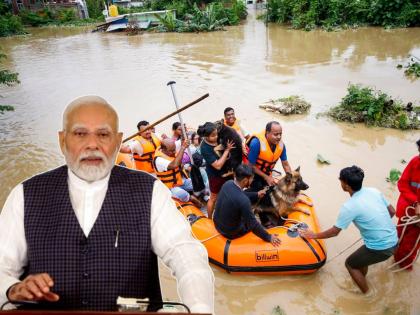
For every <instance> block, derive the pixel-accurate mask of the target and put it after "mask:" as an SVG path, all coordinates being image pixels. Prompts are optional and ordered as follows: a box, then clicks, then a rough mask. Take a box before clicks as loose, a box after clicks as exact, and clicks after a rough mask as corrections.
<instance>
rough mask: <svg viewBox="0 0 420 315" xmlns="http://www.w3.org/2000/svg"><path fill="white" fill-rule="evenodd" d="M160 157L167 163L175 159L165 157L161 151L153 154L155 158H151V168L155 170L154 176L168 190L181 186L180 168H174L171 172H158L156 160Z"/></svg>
mask: <svg viewBox="0 0 420 315" xmlns="http://www.w3.org/2000/svg"><path fill="white" fill-rule="evenodd" d="M158 157H161V158H163V159H165V160H168V161H171V162H172V161H173V160H174V159H175V158H174V157H170V156H167V155H166V154H164V153H163V152H162V151H161V150H157V151H156V152H155V157H154V158H153V166H154V168H155V173H156V176H157V177H158V178H159V179H160V180H161V182H162V183H164V184H165V185H166V186H167V187H168V188H169V189H171V188H173V187H176V186H180V185H182V183H183V181H182V176H181V166H178V167H177V168H174V169H172V170H167V171H166V172H159V171H158V170H157V167H156V159H157V158H158Z"/></svg>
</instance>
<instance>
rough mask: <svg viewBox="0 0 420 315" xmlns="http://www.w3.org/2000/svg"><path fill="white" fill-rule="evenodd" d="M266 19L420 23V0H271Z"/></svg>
mask: <svg viewBox="0 0 420 315" xmlns="http://www.w3.org/2000/svg"><path fill="white" fill-rule="evenodd" d="M266 18H267V20H268V21H269V22H276V23H282V24H289V25H291V26H292V27H293V28H296V29H305V30H311V29H313V28H315V27H322V28H325V29H327V30H333V29H335V28H337V27H348V26H353V27H354V26H359V25H374V26H384V27H409V26H420V2H419V1H418V0H268V3H267V16H266Z"/></svg>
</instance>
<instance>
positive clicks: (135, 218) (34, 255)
mask: <svg viewBox="0 0 420 315" xmlns="http://www.w3.org/2000/svg"><path fill="white" fill-rule="evenodd" d="M121 139H122V133H119V132H118V116H117V114H116V112H115V110H114V109H113V108H112V107H111V106H110V105H109V104H108V103H107V102H106V101H105V100H104V99H102V98H100V97H97V96H85V97H80V98H78V99H76V100H74V101H73V102H71V103H70V104H69V105H68V106H67V108H66V110H65V112H64V115H63V130H62V131H60V132H59V140H60V146H61V149H62V152H63V154H64V156H65V159H66V164H67V166H62V167H60V168H58V169H55V170H52V171H49V172H47V173H43V174H40V175H37V176H35V177H33V178H31V179H29V180H27V181H25V182H23V183H22V184H19V185H18V186H16V187H15V188H14V189H13V190H12V192H11V193H10V195H9V197H8V198H7V200H6V203H5V205H4V207H3V210H2V212H1V214H0V304H3V303H4V302H6V301H7V300H9V301H12V302H13V301H32V302H37V303H39V304H42V305H43V306H45V308H50V309H84V310H112V309H114V307H115V302H116V298H117V296H126V297H127V296H128V297H136V298H141V297H150V299H151V300H153V299H154V300H156V301H159V300H161V293H160V287H159V280H158V273H157V262H156V256H158V257H160V258H161V259H162V261H163V262H164V263H165V264H166V265H168V266H169V267H170V268H171V269H172V271H173V274H174V276H175V277H176V279H177V282H178V292H179V295H180V298H181V300H182V301H183V302H184V303H185V304H187V305H188V306H189V307H190V309H191V311H192V312H197V313H200V312H201V313H212V312H213V307H214V306H213V299H214V292H213V290H214V279H213V274H212V271H211V269H210V267H209V265H208V256H207V252H206V250H205V248H204V247H203V246H202V244H200V243H199V242H198V241H197V240H195V239H194V238H192V236H191V234H190V226H189V224H188V223H187V222H186V220H185V219H184V218H183V216H182V215H181V214H180V212H179V211H178V210H177V209H176V207H175V204H174V202H173V200H172V198H171V193H170V191H169V190H168V189H167V188H166V187H165V185H163V184H162V183H161V182H160V181H158V180H155V178H153V177H152V176H151V175H149V174H146V173H144V172H137V171H132V170H128V169H125V168H121V167H118V166H114V161H115V157H116V155H117V153H118V149H119V146H120V144H121ZM133 295H134V296H133Z"/></svg>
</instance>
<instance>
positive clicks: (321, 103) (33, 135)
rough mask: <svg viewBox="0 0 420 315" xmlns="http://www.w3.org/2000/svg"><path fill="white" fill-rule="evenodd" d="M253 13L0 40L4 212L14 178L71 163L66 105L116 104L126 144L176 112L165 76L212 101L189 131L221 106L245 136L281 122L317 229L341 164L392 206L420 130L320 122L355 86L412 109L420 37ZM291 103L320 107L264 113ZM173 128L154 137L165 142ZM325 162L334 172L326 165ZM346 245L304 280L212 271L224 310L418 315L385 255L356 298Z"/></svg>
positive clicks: (346, 236)
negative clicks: (64, 153)
mask: <svg viewBox="0 0 420 315" xmlns="http://www.w3.org/2000/svg"><path fill="white" fill-rule="evenodd" d="M250 13H251V14H250V16H249V18H248V21H247V22H246V23H245V24H243V25H240V26H235V27H229V28H227V30H226V31H221V32H214V33H202V34H163V33H162V34H152V33H150V34H149V33H147V34H142V35H140V36H126V35H124V34H103V33H90V32H88V31H86V30H83V29H58V28H49V29H34V30H31V34H32V35H30V36H26V37H17V38H2V39H0V46H1V47H2V48H3V52H4V53H6V54H7V55H8V57H9V58H8V59H7V62H6V66H7V67H8V68H9V69H11V70H13V71H15V72H19V79H20V81H21V84H19V85H17V86H15V87H11V88H9V87H1V88H0V95H2V96H3V97H2V98H1V99H0V103H1V104H13V105H15V108H16V110H15V111H14V112H6V113H4V114H2V115H0V187H1V189H0V207H2V206H3V204H4V202H5V199H6V197H7V195H8V193H9V192H10V190H11V189H12V188H13V187H14V186H15V185H16V184H18V183H19V182H20V181H22V180H23V179H25V178H27V177H28V176H31V175H34V174H36V173H39V172H42V171H45V170H47V169H49V168H52V167H56V166H58V165H60V164H61V163H63V158H62V157H61V154H60V152H59V147H58V141H57V130H59V129H60V128H61V113H62V111H63V108H64V107H65V105H66V104H67V103H68V102H69V101H70V100H72V99H73V98H75V97H77V96H80V95H84V94H97V95H100V96H102V97H104V98H105V99H107V100H108V101H109V102H110V103H111V104H113V105H114V106H115V107H116V109H117V111H118V113H119V115H120V125H121V129H122V131H124V133H125V135H129V134H131V133H133V132H134V131H135V129H136V128H135V126H136V124H137V122H138V121H139V120H143V119H146V120H148V121H151V122H153V121H155V120H157V119H159V118H160V117H161V116H163V115H165V114H167V113H169V112H171V111H173V110H174V103H173V100H172V96H171V94H170V90H169V89H168V87H167V86H166V83H167V82H168V81H170V80H175V81H176V82H177V84H176V92H177V96H178V99H179V101H180V103H182V104H186V103H188V102H190V101H192V100H194V99H196V98H198V97H199V96H201V95H203V94H205V93H207V92H208V93H210V97H209V98H207V99H206V100H204V101H202V102H201V103H199V104H197V105H195V106H194V107H192V108H191V109H189V110H187V111H186V112H185V113H184V120H185V121H186V122H187V124H188V125H189V126H191V127H197V125H198V124H199V123H203V122H205V121H214V120H216V119H219V118H221V117H222V115H223V109H224V108H225V107H227V106H232V107H234V108H235V109H236V113H237V116H238V117H239V118H240V119H241V121H242V123H243V125H244V126H245V127H246V128H247V129H248V130H249V131H250V132H257V131H260V130H262V129H263V128H264V126H265V124H266V123H267V122H268V121H270V120H274V119H275V120H279V121H280V122H281V123H282V125H283V135H284V142H285V143H286V145H287V153H288V158H289V161H290V163H291V165H292V167H297V166H299V165H300V166H301V171H302V174H303V178H304V180H305V181H306V182H307V183H308V184H309V185H310V189H309V190H308V194H309V195H310V196H311V197H312V198H313V200H314V203H315V207H316V210H317V213H318V216H319V221H320V224H321V226H322V227H323V228H329V227H330V226H332V225H333V224H334V223H335V219H336V216H337V213H338V209H339V207H340V205H341V204H342V203H343V202H344V201H345V200H346V199H348V198H349V196H348V195H346V194H345V193H344V192H343V191H342V190H341V187H340V185H339V181H338V179H337V178H338V173H339V170H340V169H341V168H343V167H345V166H350V165H353V164H356V165H359V166H360V167H362V168H363V169H364V170H365V186H374V187H377V188H378V189H380V190H381V191H382V192H383V193H384V194H385V196H386V197H387V198H388V199H389V200H390V201H391V202H392V203H393V204H394V205H395V204H396V200H397V198H398V191H397V188H396V186H395V185H392V184H391V183H388V182H386V181H385V178H386V177H387V176H388V174H389V171H390V170H391V169H392V168H397V169H399V170H403V168H404V164H402V163H401V160H402V159H404V160H406V161H409V159H410V158H411V157H413V156H414V155H415V154H416V152H417V150H416V146H415V144H414V142H415V140H417V139H418V138H420V132H418V131H417V132H414V131H404V132H403V131H397V130H389V129H383V128H366V127H364V126H362V125H350V124H344V123H336V122H333V121H331V120H329V119H327V118H324V117H318V116H317V114H319V113H321V112H323V111H325V110H327V109H328V108H330V107H331V106H333V105H335V104H337V103H338V102H339V101H340V99H341V98H342V97H343V96H344V95H345V94H346V88H347V86H348V84H349V83H350V82H351V83H362V84H367V85H370V86H374V87H376V88H378V89H381V90H383V91H384V92H386V93H388V94H390V95H392V96H394V97H398V98H400V99H402V100H403V101H404V102H409V101H412V102H413V103H416V104H417V105H418V104H419V103H420V80H417V81H413V80H410V79H407V78H406V77H405V76H404V74H403V70H399V69H397V68H396V66H397V65H398V64H400V63H401V64H404V63H406V61H407V57H408V56H409V55H415V56H417V57H419V58H420V29H419V28H411V29H393V30H385V29H382V28H360V29H356V30H345V31H340V32H324V31H312V32H305V31H296V30H290V29H288V28H285V27H281V26H278V25H270V26H269V27H266V26H265V25H264V23H262V22H260V21H258V20H256V19H255V12H253V11H251V12H250ZM293 94H295V95H300V96H302V97H303V98H305V99H306V100H307V101H309V102H310V103H312V108H311V111H310V113H309V114H307V115H303V116H295V117H283V116H280V115H275V114H272V113H269V112H265V111H263V110H261V109H259V108H258V105H259V104H261V103H262V102H264V101H267V100H269V99H273V98H279V97H285V96H289V95H293ZM317 117H318V118H317ZM175 120H176V119H175V118H174V119H170V120H169V121H168V122H166V123H163V124H162V125H159V126H158V128H157V129H158V131H159V132H166V133H169V129H170V124H172V122H174V121H175ZM318 153H319V154H321V155H322V156H323V157H325V158H326V159H328V160H330V161H331V165H319V164H318V163H317V161H316V156H317V154H318ZM358 238H359V233H358V231H357V229H356V228H354V226H351V227H350V228H349V229H348V230H345V231H343V232H342V233H341V234H340V235H339V236H338V237H336V238H333V239H330V240H327V241H326V245H327V250H328V256H329V257H330V258H332V257H334V256H335V255H337V254H338V253H339V252H341V251H342V250H343V249H344V248H346V247H347V246H349V245H350V244H352V243H353V242H354V241H356V240H357V239H358ZM359 244H360V243H359ZM359 244H358V245H359ZM353 249H356V247H354V248H352V249H351V250H353ZM351 250H350V251H347V252H345V253H344V254H343V255H341V256H339V257H337V258H335V259H334V260H332V261H331V262H329V263H327V264H326V265H325V266H324V267H323V268H321V269H320V270H319V271H318V272H317V273H315V274H312V275H308V276H243V275H241V276H234V275H229V274H226V273H225V272H223V271H220V270H218V269H216V268H213V270H214V274H215V279H216V282H215V285H216V287H215V305H216V313H217V314H219V315H239V314H240V315H244V314H247V315H248V314H271V313H272V310H273V309H274V308H275V307H277V306H279V307H280V309H281V311H282V313H281V314H289V315H290V314H415V315H418V314H420V299H419V292H420V263H419V262H417V263H416V265H415V268H414V269H415V270H414V271H412V272H402V273H395V274H394V273H391V272H389V271H388V270H387V267H388V266H389V265H390V264H391V260H389V261H387V262H385V263H381V264H378V265H375V266H373V268H371V269H369V270H370V271H369V274H368V281H369V283H370V285H371V287H372V288H373V290H372V292H371V293H370V294H369V295H368V296H362V295H361V294H359V293H358V291H357V289H356V288H355V286H354V285H353V284H352V282H351V280H350V278H349V276H348V274H347V271H346V269H345V267H344V260H345V258H346V257H347V256H348V255H349V254H350V253H351ZM161 272H162V279H163V290H164V295H165V298H167V299H177V293H176V286H175V281H174V280H173V279H172V277H171V275H170V272H168V271H167V270H166V269H165V268H164V267H162V268H161ZM277 314H280V312H279V313H277Z"/></svg>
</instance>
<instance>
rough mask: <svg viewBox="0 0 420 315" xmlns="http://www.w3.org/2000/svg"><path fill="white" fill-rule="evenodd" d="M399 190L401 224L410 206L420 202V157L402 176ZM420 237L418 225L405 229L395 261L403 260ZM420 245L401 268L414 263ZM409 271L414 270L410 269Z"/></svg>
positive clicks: (398, 207) (412, 161)
mask: <svg viewBox="0 0 420 315" xmlns="http://www.w3.org/2000/svg"><path fill="white" fill-rule="evenodd" d="M398 190H399V191H400V197H399V198H398V203H397V217H398V218H399V219H398V224H401V223H402V222H401V217H403V216H405V214H406V213H405V211H406V208H407V207H408V206H412V205H414V203H415V202H420V156H415V157H414V158H413V159H412V160H411V161H410V163H408V165H407V167H406V168H405V169H404V172H403V173H402V175H401V178H400V180H399V181H398ZM408 214H409V215H414V209H410V210H409V212H408ZM403 228H404V227H402V226H401V227H398V228H397V231H398V237H400V236H401V233H402V231H403ZM419 235H420V228H419V227H418V226H416V225H409V226H407V228H406V229H405V232H404V237H403V239H402V240H401V242H400V244H399V246H398V249H397V250H396V252H395V254H394V256H395V261H399V260H401V259H403V258H404V257H405V256H407V255H408V253H410V251H411V250H412V249H413V247H414V245H415V243H416V241H417V238H418V237H419ZM419 247H420V244H418V245H417V248H416V250H414V251H413V253H412V254H411V255H410V257H409V258H407V259H406V260H404V261H403V262H402V263H400V267H401V268H402V267H405V266H407V265H409V264H411V263H412V262H413V260H414V259H415V258H416V254H417V251H418V250H419ZM409 269H412V267H411V268H409Z"/></svg>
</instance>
